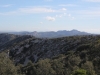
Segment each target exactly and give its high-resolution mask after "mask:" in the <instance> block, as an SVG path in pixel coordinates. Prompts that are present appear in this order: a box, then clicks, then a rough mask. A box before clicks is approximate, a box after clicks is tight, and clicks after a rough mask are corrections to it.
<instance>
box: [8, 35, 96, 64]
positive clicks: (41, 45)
mask: <svg viewBox="0 0 100 75" xmlns="http://www.w3.org/2000/svg"><path fill="white" fill-rule="evenodd" d="M91 38H92V39H93V40H96V39H95V36H80V37H79V36H78V37H77V36H74V37H63V38H55V39H39V38H30V39H27V40H25V41H23V42H21V43H18V44H16V45H15V46H13V47H11V48H9V50H10V57H12V58H13V60H14V62H15V63H16V64H17V63H21V64H24V65H26V64H27V63H28V61H29V60H31V61H32V62H37V61H38V59H45V58H52V57H54V56H57V55H59V54H66V52H67V51H69V50H76V48H78V47H79V45H81V44H82V43H83V44H85V43H87V42H88V43H89V42H91V41H92V40H89V39H91Z"/></svg>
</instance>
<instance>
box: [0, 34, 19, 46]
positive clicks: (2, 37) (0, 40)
mask: <svg viewBox="0 0 100 75" xmlns="http://www.w3.org/2000/svg"><path fill="white" fill-rule="evenodd" d="M17 37H18V35H13V34H8V33H1V34H0V46H1V45H3V44H5V43H7V42H9V41H11V40H13V39H15V38H17Z"/></svg>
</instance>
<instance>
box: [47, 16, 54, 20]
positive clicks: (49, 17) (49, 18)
mask: <svg viewBox="0 0 100 75" xmlns="http://www.w3.org/2000/svg"><path fill="white" fill-rule="evenodd" d="M46 19H47V20H48V21H55V17H51V16H47V17H46Z"/></svg>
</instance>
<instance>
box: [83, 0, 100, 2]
mask: <svg viewBox="0 0 100 75" xmlns="http://www.w3.org/2000/svg"><path fill="white" fill-rule="evenodd" d="M83 1H87V2H100V0H83Z"/></svg>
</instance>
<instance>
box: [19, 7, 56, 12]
mask: <svg viewBox="0 0 100 75" xmlns="http://www.w3.org/2000/svg"><path fill="white" fill-rule="evenodd" d="M19 11H20V12H22V13H51V12H55V10H53V9H51V8H45V7H30V8H20V9H19Z"/></svg>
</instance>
